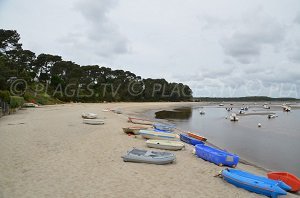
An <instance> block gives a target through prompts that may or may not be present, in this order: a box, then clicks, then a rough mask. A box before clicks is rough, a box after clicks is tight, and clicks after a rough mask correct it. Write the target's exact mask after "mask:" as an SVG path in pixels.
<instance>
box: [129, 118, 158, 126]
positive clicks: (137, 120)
mask: <svg viewBox="0 0 300 198" xmlns="http://www.w3.org/2000/svg"><path fill="white" fill-rule="evenodd" d="M128 122H132V123H134V124H142V125H153V122H152V121H150V120H146V119H142V118H133V117H128Z"/></svg>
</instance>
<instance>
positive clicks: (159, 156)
mask: <svg viewBox="0 0 300 198" xmlns="http://www.w3.org/2000/svg"><path fill="white" fill-rule="evenodd" d="M122 158H123V161H124V162H136V163H148V164H158V165H163V164H169V163H172V162H174V160H175V159H176V157H175V155H174V154H172V153H168V152H158V151H149V150H141V149H136V148H133V149H132V150H130V151H128V152H127V154H126V155H124V156H122Z"/></svg>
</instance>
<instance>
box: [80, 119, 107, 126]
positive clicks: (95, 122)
mask: <svg viewBox="0 0 300 198" xmlns="http://www.w3.org/2000/svg"><path fill="white" fill-rule="evenodd" d="M83 123H84V124H91V125H100V124H104V120H102V119H83Z"/></svg>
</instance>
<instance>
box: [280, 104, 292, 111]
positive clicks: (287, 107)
mask: <svg viewBox="0 0 300 198" xmlns="http://www.w3.org/2000/svg"><path fill="white" fill-rule="evenodd" d="M282 108H283V111H286V112H289V111H291V109H292V108H291V107H290V106H287V105H283V106H282Z"/></svg>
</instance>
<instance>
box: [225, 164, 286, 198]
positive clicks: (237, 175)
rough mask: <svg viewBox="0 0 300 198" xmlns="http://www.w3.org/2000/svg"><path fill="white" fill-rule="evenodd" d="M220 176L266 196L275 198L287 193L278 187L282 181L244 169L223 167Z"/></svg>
mask: <svg viewBox="0 0 300 198" xmlns="http://www.w3.org/2000/svg"><path fill="white" fill-rule="evenodd" d="M222 177H223V179H224V180H225V181H227V182H228V183H231V184H233V185H235V186H236V187H239V188H243V189H245V190H248V191H250V192H255V193H257V194H262V195H266V196H268V197H272V198H276V197H277V196H280V195H286V194H287V193H286V191H285V190H284V189H282V188H281V187H280V183H283V182H280V181H274V180H270V179H268V178H263V177H260V176H256V175H254V174H251V173H248V172H245V171H241V170H234V169H224V170H222ZM283 184H284V183H283Z"/></svg>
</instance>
